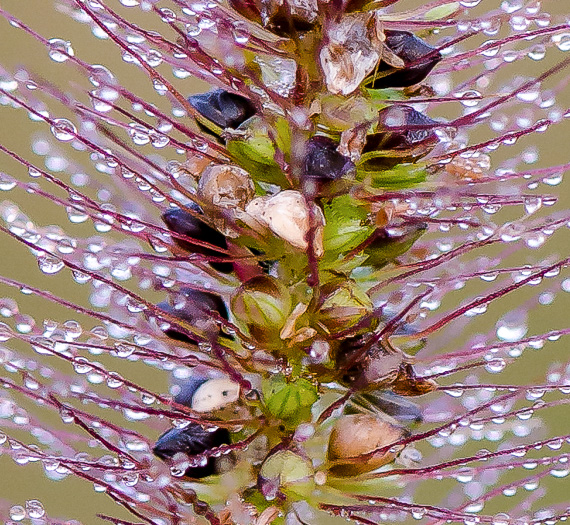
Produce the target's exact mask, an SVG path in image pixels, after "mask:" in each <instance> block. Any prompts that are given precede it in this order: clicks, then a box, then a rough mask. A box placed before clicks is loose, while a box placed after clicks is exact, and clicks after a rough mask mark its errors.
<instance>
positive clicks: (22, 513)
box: [10, 505, 26, 521]
mask: <svg viewBox="0 0 570 525" xmlns="http://www.w3.org/2000/svg"><path fill="white" fill-rule="evenodd" d="M25 517H26V509H25V508H24V507H22V505H14V506H13V507H11V508H10V518H11V519H13V520H14V521H22V520H23V519H24V518H25Z"/></svg>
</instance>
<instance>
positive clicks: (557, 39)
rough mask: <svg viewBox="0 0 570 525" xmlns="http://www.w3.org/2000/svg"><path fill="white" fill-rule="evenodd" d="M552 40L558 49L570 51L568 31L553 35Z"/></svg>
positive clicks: (569, 34)
mask: <svg viewBox="0 0 570 525" xmlns="http://www.w3.org/2000/svg"><path fill="white" fill-rule="evenodd" d="M552 41H553V42H554V44H555V45H556V47H557V48H558V49H560V51H570V33H563V34H561V35H554V36H553V37H552Z"/></svg>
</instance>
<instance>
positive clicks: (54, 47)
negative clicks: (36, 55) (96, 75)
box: [48, 38, 75, 62]
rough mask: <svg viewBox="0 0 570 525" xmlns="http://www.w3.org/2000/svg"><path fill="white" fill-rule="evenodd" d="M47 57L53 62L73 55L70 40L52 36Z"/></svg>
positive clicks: (62, 60) (64, 59) (63, 60)
mask: <svg viewBox="0 0 570 525" xmlns="http://www.w3.org/2000/svg"><path fill="white" fill-rule="evenodd" d="M48 54H49V57H50V58H51V59H52V60H53V61H54V62H65V61H67V60H69V58H70V57H72V56H75V52H74V51H73V47H71V42H67V41H66V40H62V39H61V38H52V39H50V40H49V49H48Z"/></svg>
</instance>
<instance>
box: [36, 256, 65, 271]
mask: <svg viewBox="0 0 570 525" xmlns="http://www.w3.org/2000/svg"><path fill="white" fill-rule="evenodd" d="M38 266H39V268H40V271H42V272H43V273H45V274H48V275H51V274H54V273H57V272H59V271H60V270H62V269H63V268H64V266H65V264H64V263H63V261H62V260H61V259H58V258H57V257H52V256H51V255H44V256H41V257H38Z"/></svg>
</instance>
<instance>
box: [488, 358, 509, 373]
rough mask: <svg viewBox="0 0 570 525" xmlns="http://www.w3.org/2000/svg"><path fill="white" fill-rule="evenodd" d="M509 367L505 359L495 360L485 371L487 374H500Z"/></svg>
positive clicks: (490, 362)
mask: <svg viewBox="0 0 570 525" xmlns="http://www.w3.org/2000/svg"><path fill="white" fill-rule="evenodd" d="M506 366H507V363H506V362H505V360H504V359H500V358H499V359H493V360H492V361H489V362H488V363H487V364H486V365H485V370H487V372H490V373H491V374H498V373H500V372H502V371H503V370H504V369H505V367H506Z"/></svg>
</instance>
